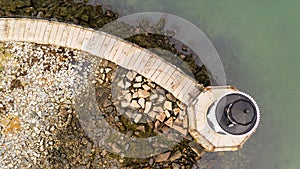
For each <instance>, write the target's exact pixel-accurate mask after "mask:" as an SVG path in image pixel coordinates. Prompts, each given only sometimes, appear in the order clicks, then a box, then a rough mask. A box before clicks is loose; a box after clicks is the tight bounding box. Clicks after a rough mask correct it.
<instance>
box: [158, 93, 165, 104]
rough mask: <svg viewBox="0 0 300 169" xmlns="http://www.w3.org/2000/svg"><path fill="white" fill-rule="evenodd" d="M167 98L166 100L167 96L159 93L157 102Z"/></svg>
mask: <svg viewBox="0 0 300 169" xmlns="http://www.w3.org/2000/svg"><path fill="white" fill-rule="evenodd" d="M165 100H166V98H165V96H163V95H158V99H157V102H159V103H162V102H163V101H165Z"/></svg>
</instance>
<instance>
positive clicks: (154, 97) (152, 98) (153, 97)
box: [150, 93, 158, 100]
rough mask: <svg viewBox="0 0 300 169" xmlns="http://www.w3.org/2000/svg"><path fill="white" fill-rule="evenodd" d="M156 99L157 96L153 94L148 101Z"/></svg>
mask: <svg viewBox="0 0 300 169" xmlns="http://www.w3.org/2000/svg"><path fill="white" fill-rule="evenodd" d="M157 98H158V95H157V94H156V93H155V94H151V96H150V100H154V99H157Z"/></svg>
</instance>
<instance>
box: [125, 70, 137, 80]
mask: <svg viewBox="0 0 300 169" xmlns="http://www.w3.org/2000/svg"><path fill="white" fill-rule="evenodd" d="M136 74H137V73H136V72H134V71H129V72H128V73H127V74H126V77H127V78H128V79H129V80H130V81H133V79H134V77H135V76H136Z"/></svg>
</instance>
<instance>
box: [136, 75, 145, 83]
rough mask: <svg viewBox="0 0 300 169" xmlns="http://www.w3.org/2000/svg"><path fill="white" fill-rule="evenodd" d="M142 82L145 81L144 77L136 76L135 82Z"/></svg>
mask: <svg viewBox="0 0 300 169" xmlns="http://www.w3.org/2000/svg"><path fill="white" fill-rule="evenodd" d="M142 80H143V77H142V76H136V77H135V81H136V82H142Z"/></svg>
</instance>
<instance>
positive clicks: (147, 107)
mask: <svg viewBox="0 0 300 169" xmlns="http://www.w3.org/2000/svg"><path fill="white" fill-rule="evenodd" d="M151 107H152V103H151V102H146V104H145V110H144V113H149V111H150V109H151Z"/></svg>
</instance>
